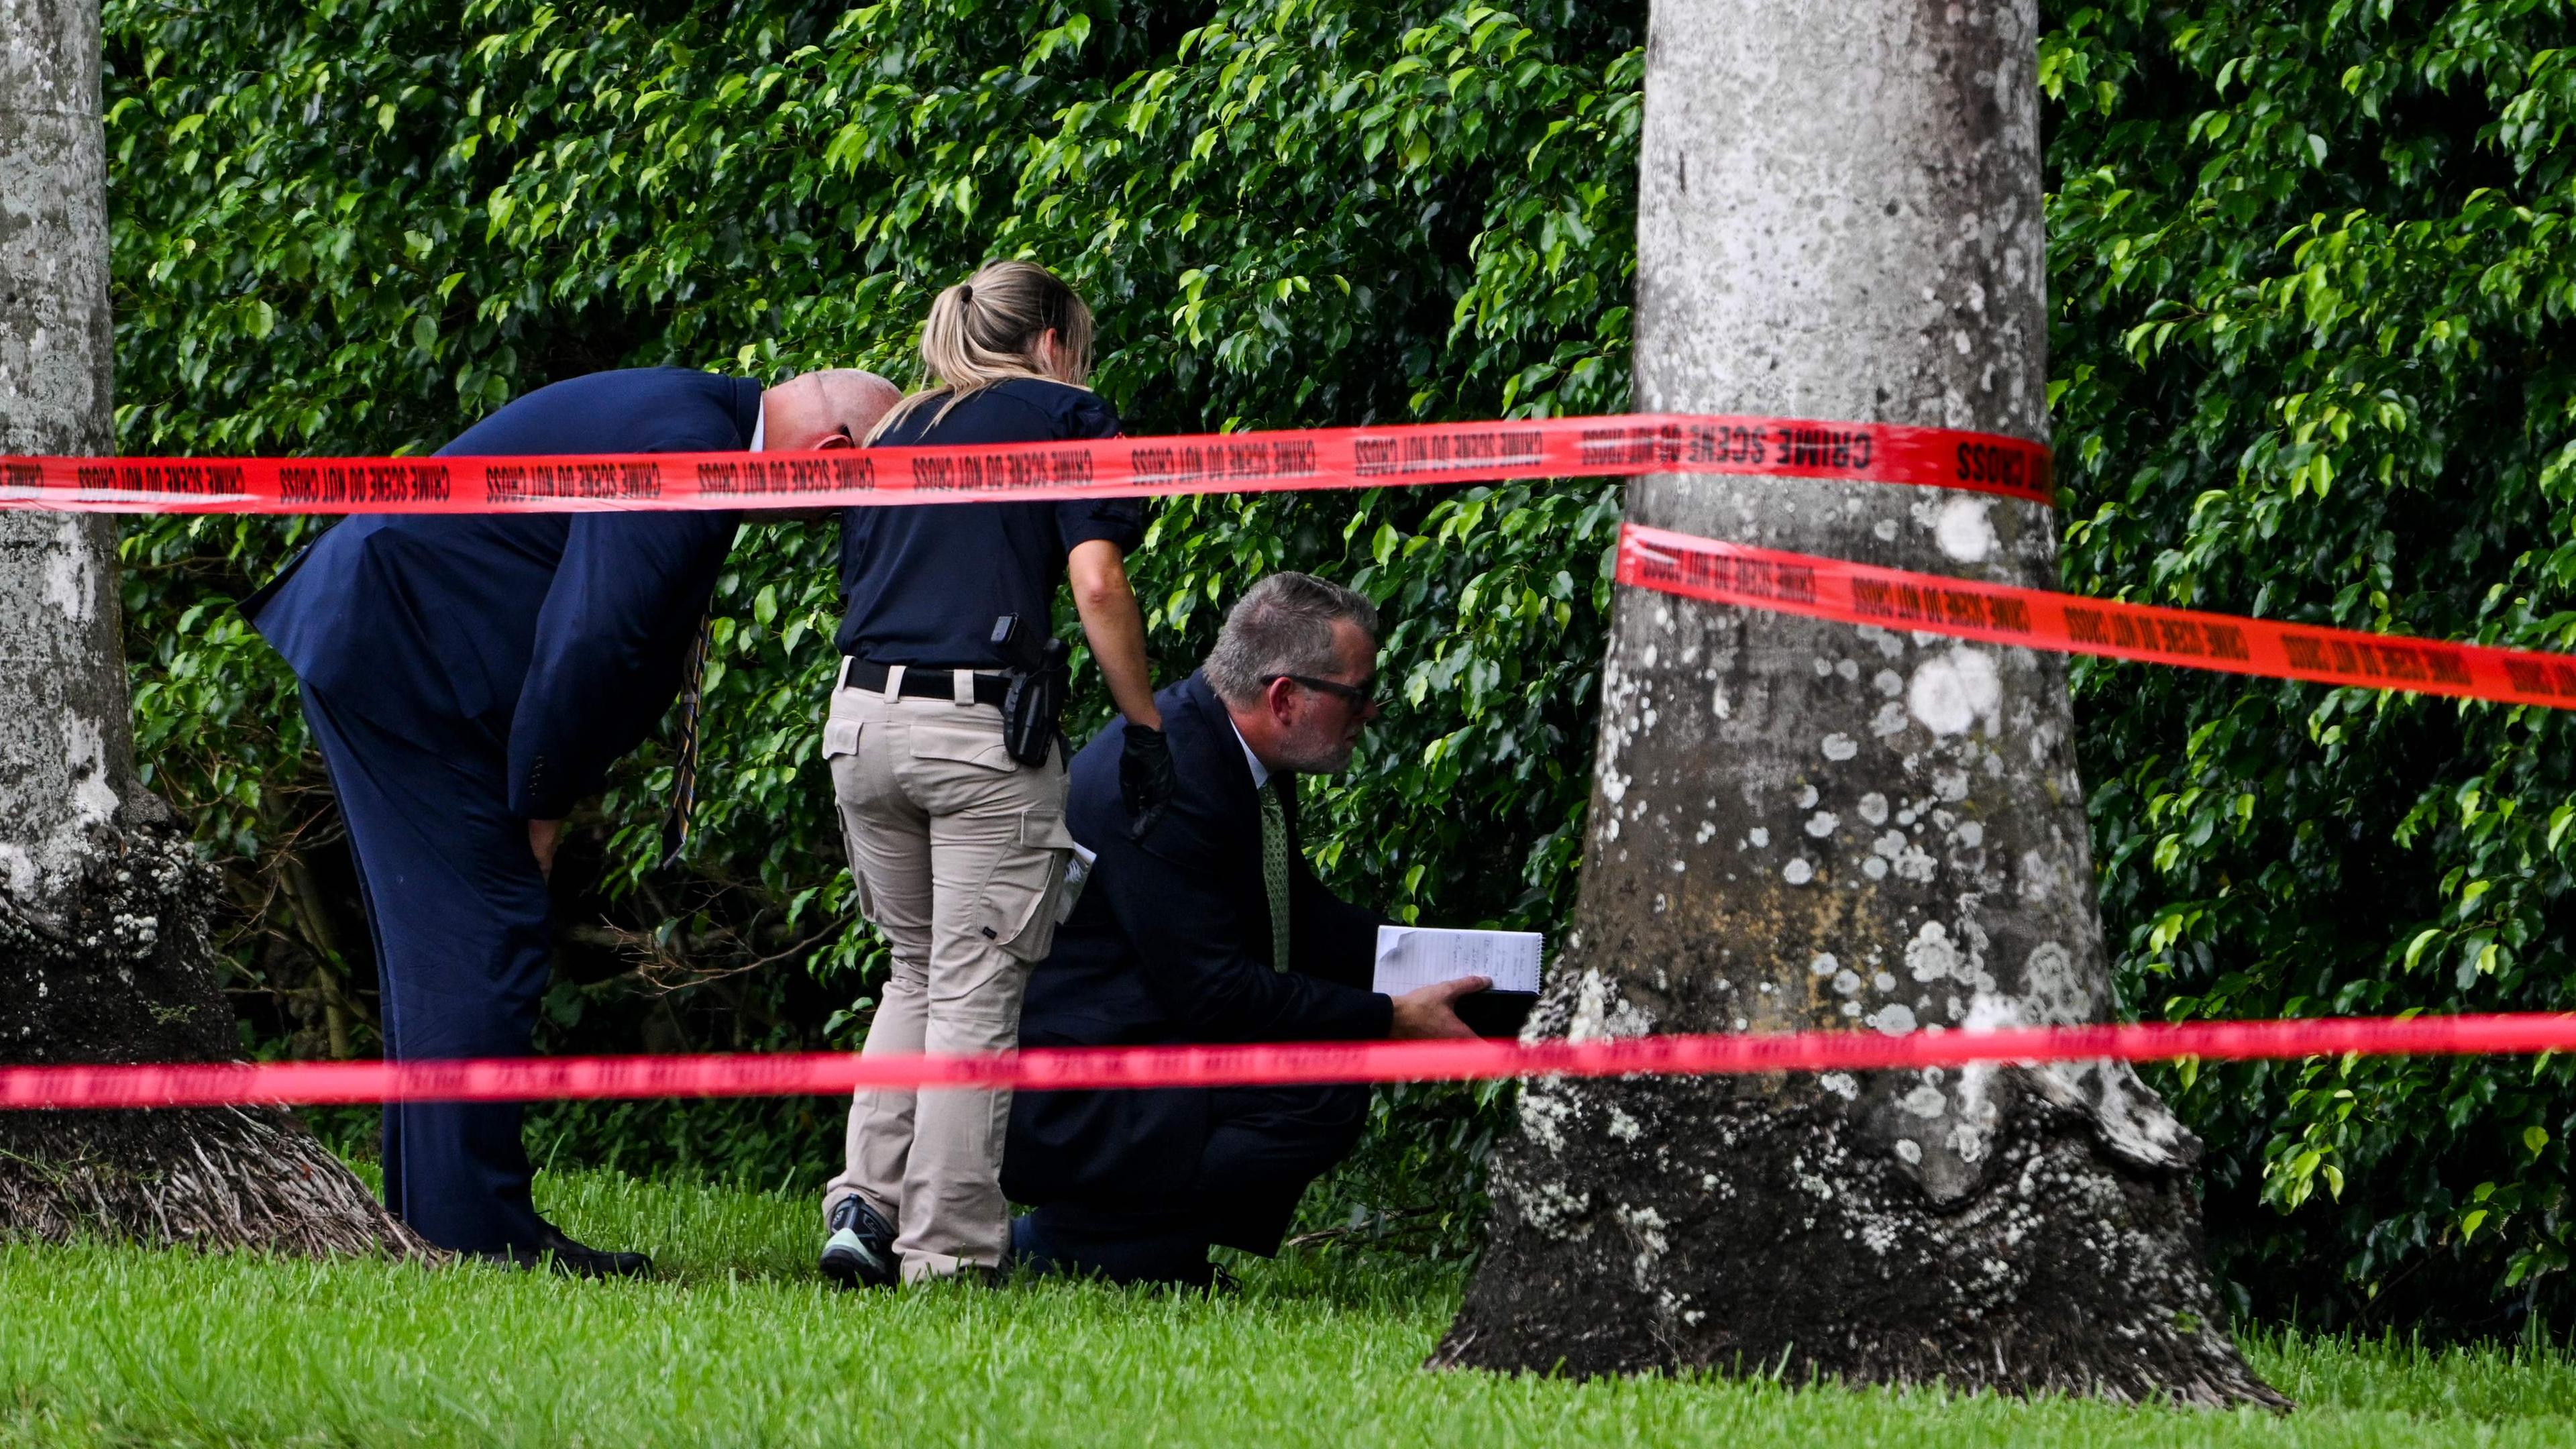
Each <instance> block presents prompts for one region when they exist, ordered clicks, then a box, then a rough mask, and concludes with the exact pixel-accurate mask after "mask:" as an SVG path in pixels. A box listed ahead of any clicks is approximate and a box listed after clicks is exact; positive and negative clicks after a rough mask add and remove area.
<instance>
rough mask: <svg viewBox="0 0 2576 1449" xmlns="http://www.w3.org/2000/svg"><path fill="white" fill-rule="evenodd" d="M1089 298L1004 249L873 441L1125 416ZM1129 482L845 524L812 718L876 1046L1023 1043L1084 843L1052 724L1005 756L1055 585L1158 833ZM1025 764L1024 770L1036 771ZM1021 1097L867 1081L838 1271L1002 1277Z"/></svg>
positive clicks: (996, 438) (1165, 755) (939, 307)
mask: <svg viewBox="0 0 2576 1449" xmlns="http://www.w3.org/2000/svg"><path fill="white" fill-rule="evenodd" d="M1091 341H1092V338H1091V309H1090V308H1089V307H1086V306H1084V305H1083V301H1082V298H1080V297H1079V296H1077V295H1075V293H1074V291H1073V289H1072V288H1071V287H1068V286H1066V285H1065V284H1064V283H1063V282H1062V281H1061V280H1059V279H1057V277H1056V276H1055V275H1054V274H1053V273H1051V272H1049V271H1047V270H1046V269H1045V268H1044V267H1040V266H1036V265H1034V264H1032V263H1028V262H994V263H991V264H989V265H987V266H986V267H984V268H983V269H982V270H981V271H978V272H977V273H975V275H974V276H972V277H970V278H968V279H967V280H965V281H963V282H960V283H958V284H957V285H955V286H953V287H949V288H946V289H945V290H943V291H941V292H940V294H939V296H938V297H937V299H936V300H934V301H933V302H932V303H931V305H930V316H929V318H928V320H927V321H926V322H925V323H924V325H923V327H922V333H921V360H922V366H923V370H924V371H925V372H926V373H927V374H928V375H929V380H930V385H929V386H928V387H927V388H925V389H924V390H923V391H920V392H917V393H914V394H913V395H912V396H910V397H908V398H906V399H905V400H904V401H903V402H902V403H901V404H899V405H898V406H896V407H895V409H894V410H893V411H892V412H890V413H888V414H887V415H886V418H885V420H884V422H882V423H881V424H879V425H878V427H877V428H876V429H875V430H874V431H873V432H872V433H871V434H870V435H869V437H868V443H869V445H870V446H872V447H937V446H946V445H961V446H962V445H986V444H993V443H1026V442H1047V441H1060V440H1065V439H1073V438H1105V437H1110V436H1113V435H1115V434H1116V433H1117V432H1118V415H1117V414H1116V413H1115V412H1113V411H1111V409H1110V407H1109V405H1108V404H1107V403H1105V402H1102V401H1101V400H1100V398H1099V397H1098V396H1097V395H1095V394H1093V393H1092V392H1091V391H1090V389H1088V388H1086V387H1085V386H1083V383H1084V380H1085V379H1086V378H1087V377H1088V376H1089V375H1090V371H1091ZM1144 529H1145V518H1144V506H1143V504H1142V503H1141V502H1140V501H1138V500H1136V499H1132V498H1126V499H1118V498H1101V499H1085V500H1082V501H1079V502H1070V503H949V504H936V505H923V506H915V507H903V508H852V509H848V510H845V511H844V512H843V514H842V519H841V588H842V598H843V605H844V610H845V613H844V617H843V619H842V622H841V629H840V633H839V635H838V642H839V644H840V648H841V653H842V655H843V659H842V662H841V668H840V678H839V681H838V686H837V687H836V688H835V689H834V690H833V693H832V701H831V710H830V715H829V718H828V719H827V721H826V723H825V725H824V730H823V754H824V757H825V759H826V760H827V761H828V762H829V763H830V766H831V771H832V786H833V793H834V795H835V797H836V799H837V802H838V804H839V807H840V812H841V824H842V832H843V835H844V837H845V840H846V844H847V845H848V848H849V853H850V872H851V876H852V878H853V879H854V880H855V881H856V883H857V886H858V896H859V910H860V912H861V913H862V914H863V915H865V916H866V917H867V919H868V920H869V921H871V922H873V923H874V924H875V925H876V927H877V928H878V930H879V931H881V932H882V933H883V934H884V935H885V938H886V942H887V944H888V945H889V947H891V948H892V953H893V957H894V965H893V971H892V975H891V977H890V979H889V980H888V981H887V983H886V986H885V990H884V992H883V995H882V998H881V999H880V1001H879V1003H878V1006H877V1013H876V1020H875V1022H874V1023H873V1024H872V1025H871V1026H870V1028H869V1031H868V1039H867V1045H866V1046H865V1047H864V1048H863V1051H864V1052H867V1053H889V1052H893V1053H901V1052H924V1051H927V1052H935V1053H941V1054H971V1053H981V1052H994V1051H1003V1050H1007V1049H1009V1048H1011V1047H1013V1046H1015V1045H1016V1044H1017V1042H1018V1033H1019V1016H1020V1001H1021V996H1022V993H1023V991H1024V989H1025V987H1026V985H1027V981H1028V973H1029V967H1030V965H1031V964H1032V963H1033V962H1035V961H1036V960H1037V959H1038V958H1039V957H1041V956H1043V955H1045V954H1046V951H1047V947H1048V944H1049V942H1050V941H1051V939H1052V938H1053V936H1054V932H1055V922H1056V918H1057V916H1058V914H1059V912H1058V905H1059V900H1058V897H1059V896H1060V894H1061V893H1062V892H1063V889H1064V880H1065V874H1066V869H1067V865H1068V863H1069V861H1070V859H1071V856H1072V853H1073V837H1072V836H1071V835H1069V834H1067V833H1066V831H1065V827H1064V807H1065V756H1064V751H1063V748H1062V745H1061V742H1060V741H1059V742H1054V743H1049V742H1048V740H1047V736H1048V734H1049V733H1050V732H1051V726H1049V727H1042V728H1040V729H1039V730H1038V731H1037V732H1036V738H1037V744H1036V747H1035V749H1032V748H1031V746H1030V745H1029V743H1028V742H1027V739H1026V738H1025V736H1022V737H1018V738H1020V743H1021V748H1020V750H1019V753H1018V755H1017V756H1015V755H1014V752H1013V749H1012V737H1006V732H1005V728H1004V716H1003V711H1002V708H1001V706H1002V704H1003V703H1004V701H1005V700H1006V699H1007V698H1009V697H1010V689H1011V678H1012V676H1013V674H1014V673H1015V672H1017V673H1019V674H1022V675H1028V674H1031V673H1035V674H1037V675H1038V677H1041V678H1043V677H1044V664H1045V661H1046V659H1047V658H1048V657H1050V656H1049V652H1048V646H1049V644H1050V643H1051V635H1052V633H1053V619H1054V611H1055V594H1056V586H1057V584H1058V583H1059V582H1061V581H1064V580H1067V579H1070V581H1071V582H1072V585H1073V602H1074V609H1075V611H1076V613H1077V614H1078V615H1079V616H1080V617H1081V620H1082V630H1083V634H1084V636H1085V638H1086V639H1087V640H1088V641H1089V643H1090V645H1091V657H1092V660H1093V662H1094V663H1095V664H1097V665H1098V666H1099V668H1100V673H1101V677H1102V679H1103V680H1104V681H1105V682H1106V683H1107V685H1108V687H1109V695H1110V698H1111V700H1112V701H1114V702H1115V703H1116V705H1117V706H1118V711H1119V713H1121V714H1123V715H1125V716H1126V719H1127V726H1128V728H1127V754H1126V757H1125V758H1124V759H1123V760H1122V761H1121V771H1120V780H1121V785H1122V794H1123V795H1124V798H1125V803H1126V806H1127V810H1128V813H1129V817H1130V824H1131V828H1133V829H1135V830H1137V831H1139V832H1140V833H1141V832H1142V831H1144V830H1146V829H1150V828H1151V827H1152V825H1153V823H1154V821H1155V819H1156V818H1157V817H1158V816H1159V815H1160V814H1161V812H1162V810H1163V808H1164V806H1165V805H1166V804H1168V803H1169V801H1170V799H1171V795H1172V790H1173V779H1172V766H1171V755H1170V752H1169V750H1168V748H1167V747H1165V746H1164V745H1163V737H1162V733H1161V726H1162V717H1161V715H1160V714H1159V713H1158V712H1157V711H1156V708H1155V704H1154V687H1153V679H1152V677H1151V674H1150V673H1149V671H1148V669H1147V666H1146V661H1145V626H1144V619H1143V616H1142V614H1141V613H1140V612H1139V610H1138V609H1137V607H1136V596H1135V594H1134V593H1133V592H1132V591H1130V589H1129V588H1128V584H1127V570H1126V555H1127V553H1128V552H1129V551H1130V550H1132V549H1134V548H1135V547H1136V545H1137V544H1138V543H1140V542H1141V541H1142V540H1143V538H1144ZM1033 754H1034V756H1035V759H1036V762H1035V763H1024V761H1025V760H1027V759H1028V758H1030V757H1031V756H1032V755H1033ZM1009 1118H1010V1094H1009V1093H1008V1092H998V1091H964V1090H951V1091H925V1092H920V1093H914V1092H909V1091H890V1090H887V1091H875V1090H862V1091H860V1092H859V1093H858V1094H857V1095H856V1096H855V1098H853V1100H852V1102H851V1107H850V1126H849V1141H848V1161H847V1164H846V1167H845V1170H844V1171H843V1172H842V1173H841V1175H840V1176H838V1177H836V1178H834V1179H833V1180H832V1182H831V1183H830V1185H829V1186H828V1187H826V1188H825V1190H824V1200H823V1207H824V1219H825V1222H826V1223H827V1224H828V1226H829V1230H830V1237H829V1239H828V1240H827V1241H826V1243H825V1245H824V1249H823V1256H822V1268H823V1272H824V1274H825V1275H826V1276H828V1277H830V1278H832V1279H834V1280H836V1281H838V1282H840V1283H842V1284H843V1285H844V1286H851V1287H856V1286H891V1285H892V1284H894V1283H895V1282H897V1281H898V1280H900V1281H902V1282H906V1283H916V1282H922V1281H926V1280H930V1279H936V1278H944V1277H951V1276H954V1275H956V1274H958V1273H961V1272H969V1271H976V1270H993V1269H997V1268H998V1267H1000V1265H1001V1263H1002V1260H1003V1256H1004V1254H1005V1252H1006V1250H1007V1248H1008V1246H1009V1242H1010V1222H1009V1205H1008V1204H1007V1202H1006V1201H1005V1200H1004V1198H1003V1196H1002V1189H1001V1181H1000V1175H1001V1159H1002V1142H1003V1137H1004V1133H1005V1131H1006V1128H1007V1126H1008V1123H1009Z"/></svg>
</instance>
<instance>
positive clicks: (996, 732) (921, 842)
mask: <svg viewBox="0 0 2576 1449" xmlns="http://www.w3.org/2000/svg"><path fill="white" fill-rule="evenodd" d="M941 673H942V674H943V675H945V674H946V673H947V671H941ZM893 674H894V677H893V678H892V679H890V680H889V681H888V684H887V689H886V690H885V692H883V693H879V692H877V691H874V690H869V691H865V692H862V691H859V690H856V689H836V690H835V691H833V694H832V705H831V713H830V715H829V717H828V719H827V720H826V722H825V724H824V727H823V755H824V758H825V759H826V760H828V761H830V763H831V768H832V789H833V793H834V795H835V796H836V797H837V798H838V800H839V803H840V807H841V829H842V834H843V836H844V837H845V838H846V841H847V843H848V846H849V850H850V873H851V875H852V876H853V877H854V878H855V879H856V880H857V883H858V895H859V911H860V913H861V914H863V915H865V916H866V917H867V918H868V920H869V921H870V922H872V923H874V924H875V926H876V927H877V929H878V930H879V931H881V932H882V933H884V935H885V938H886V942H887V944H888V945H889V946H891V947H892V948H893V953H894V971H893V975H892V978H891V979H890V980H888V981H887V982H886V986H885V991H884V994H883V996H882V998H881V999H880V1000H879V1002H878V1004H877V1013H876V1020H875V1022H874V1024H872V1025H871V1026H870V1027H869V1029H868V1040H867V1045H866V1046H865V1047H864V1048H862V1050H861V1054H862V1055H872V1054H878V1053H889V1052H893V1053H900V1052H934V1053H943V1054H954V1055H966V1054H972V1053H979V1052H996V1051H1006V1050H1010V1049H1012V1048H1014V1047H1016V1046H1017V1045H1018V1043H1019V1029H1020V997H1021V994H1022V991H1023V989H1024V988H1025V987H1026V985H1027V983H1028V973H1029V963H1030V962H1032V961H1035V960H1036V959H1037V958H1039V957H1040V956H1043V955H1045V954H1046V951H1047V947H1048V944H1049V943H1050V942H1051V941H1052V940H1053V939H1054V936H1055V915H1056V912H1055V906H1056V897H1057V894H1058V892H1059V891H1060V890H1061V889H1062V887H1063V882H1064V876H1065V866H1066V862H1067V861H1068V860H1069V859H1070V857H1071V854H1072V847H1073V837H1072V836H1071V835H1069V834H1067V833H1066V832H1065V827H1064V805H1065V788H1066V787H1065V771H1064V756H1063V753H1062V751H1061V750H1059V751H1057V753H1056V755H1055V757H1054V758H1053V759H1051V760H1049V761H1048V763H1047V764H1046V765H1044V766H1042V767H1032V766H1025V765H1021V764H1018V763H1017V762H1015V761H1013V760H1012V759H1011V757H1010V754H1009V752H1008V751H1007V750H1005V749H1004V748H1003V745H1002V715H1001V711H999V710H997V709H995V708H993V707H992V706H991V705H984V704H976V703H973V702H972V694H971V690H972V685H971V684H967V685H965V686H964V687H963V688H961V689H960V690H959V694H960V695H961V696H962V697H963V700H964V702H952V701H950V700H945V699H920V698H912V699H904V698H897V697H894V690H895V689H897V688H900V687H901V684H902V672H901V671H900V670H897V671H893ZM959 677H960V678H961V679H966V678H971V676H964V675H962V674H961V675H960V676H959ZM1010 1114H1011V1094H1010V1093H1009V1092H1008V1091H990V1090H983V1089H948V1090H940V1091H924V1092H919V1093H915V1092H912V1091H897V1090H891V1089H885V1090H879V1089H868V1088H862V1089H861V1090H860V1091H859V1092H858V1093H857V1094H856V1095H855V1096H854V1097H853V1099H852V1100H851V1103H850V1130H849V1147H848V1166H847V1168H846V1170H844V1171H843V1172H842V1174H841V1175H840V1176H839V1177H836V1178H834V1179H833V1180H832V1181H831V1183H830V1184H829V1185H828V1186H826V1187H825V1188H824V1196H823V1210H824V1215H825V1217H826V1219H828V1218H829V1217H830V1215H831V1210H832V1208H833V1207H835V1206H836V1205H838V1204H839V1203H840V1201H841V1200H842V1199H843V1198H844V1197H846V1196H848V1195H849V1194H851V1193H853V1192H855V1193H858V1194H859V1195H861V1196H862V1197H864V1198H866V1199H867V1201H868V1205H869V1206H871V1207H873V1208H875V1209H876V1210H877V1211H878V1212H879V1213H881V1214H883V1215H884V1216H885V1219H886V1221H888V1222H890V1223H892V1224H894V1227H895V1232H896V1238H895V1251H896V1253H897V1254H898V1255H899V1256H900V1257H901V1258H902V1260H903V1277H904V1281H905V1282H907V1283H916V1282H920V1281H922V1280H924V1279H928V1278H934V1277H945V1276H948V1275H950V1274H954V1273H955V1272H957V1271H958V1270H959V1269H960V1268H961V1267H963V1266H965V1265H967V1264H969V1263H974V1264H982V1265H984V1266H987V1267H991V1266H997V1265H999V1264H1000V1262H1001V1260H1002V1256H1003V1253H1004V1251H1005V1250H1006V1249H1007V1248H1008V1247H1009V1244H1010V1207H1009V1204H1008V1203H1007V1202H1005V1201H1004V1199H1003V1197H1002V1185H1001V1172H1002V1141H1003V1136H1004V1134H1005V1132H1006V1130H1007V1129H1008V1126H1009V1123H1010Z"/></svg>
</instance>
